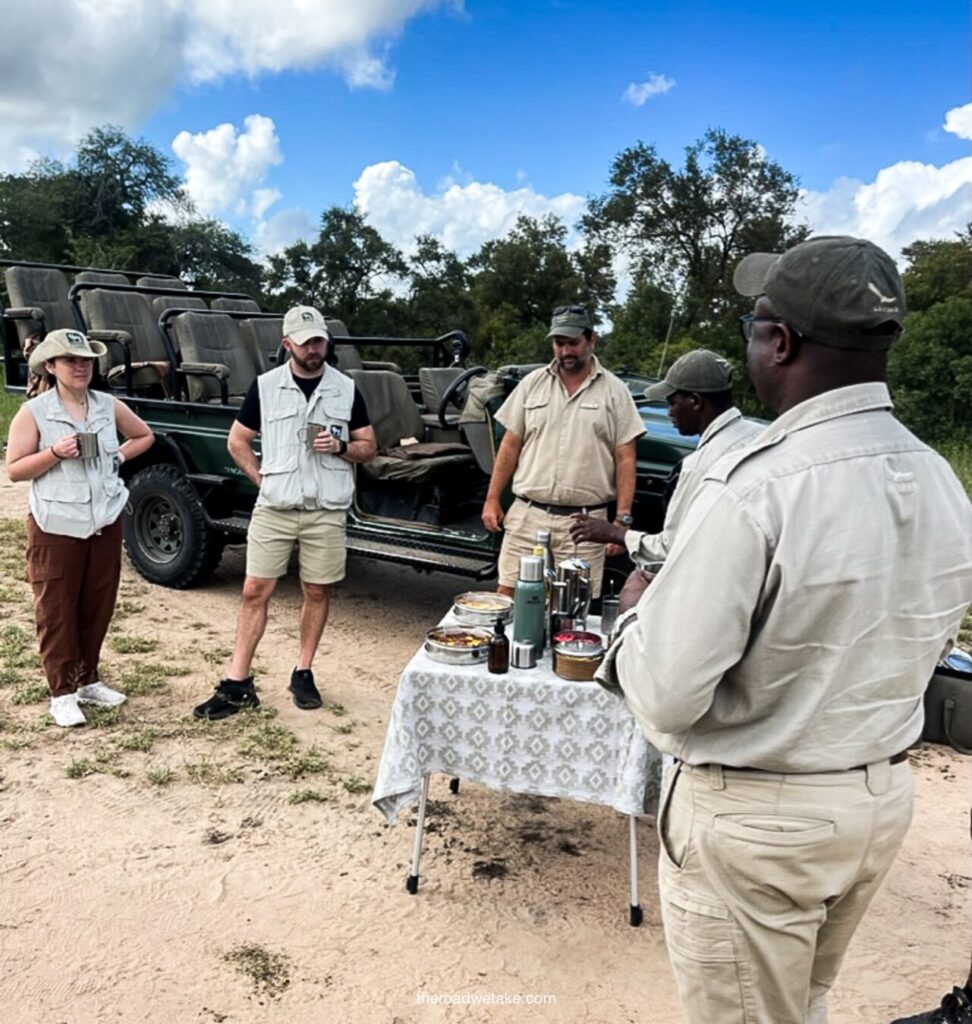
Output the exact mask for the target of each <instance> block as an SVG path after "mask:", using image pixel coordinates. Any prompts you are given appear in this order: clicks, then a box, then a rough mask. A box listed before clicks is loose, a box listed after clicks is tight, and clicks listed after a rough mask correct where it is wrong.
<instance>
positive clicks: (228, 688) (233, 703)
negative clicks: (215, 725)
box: [192, 676, 260, 722]
mask: <svg viewBox="0 0 972 1024" xmlns="http://www.w3.org/2000/svg"><path fill="white" fill-rule="evenodd" d="M259 706H260V698H259V697H258V696H257V695H256V690H255V689H254V686H253V676H248V677H247V678H246V679H243V680H237V679H223V680H220V682H219V685H218V686H217V687H216V689H215V690H214V691H213V695H212V697H210V698H209V700H207V701H204V702H203V703H202V704H200V705H199V706H198V707H194V708H193V709H192V716H193V718H208V719H209V720H210V721H213V722H215V721H218V720H219V719H220V718H229V716H230V715H235V714H236V713H237V711H242V710H243V709H244V708H258V707H259Z"/></svg>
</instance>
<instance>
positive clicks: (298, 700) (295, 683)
mask: <svg viewBox="0 0 972 1024" xmlns="http://www.w3.org/2000/svg"><path fill="white" fill-rule="evenodd" d="M287 689H289V690H290V692H291V693H292V694H293V695H294V703H295V704H296V705H297V707H299V708H300V709H301V711H313V710H314V708H319V707H320V706H321V705H322V704H323V703H324V701H323V700H321V695H320V692H319V691H318V689H317V687H316V686H315V685H314V673H313V672H311V670H310V669H309V668H295V669H294V670H293V672H291V673H290V686H289V687H287Z"/></svg>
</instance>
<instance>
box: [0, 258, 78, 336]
mask: <svg viewBox="0 0 972 1024" xmlns="http://www.w3.org/2000/svg"><path fill="white" fill-rule="evenodd" d="M3 276H4V281H5V282H6V285H7V295H8V297H9V299H10V306H9V307H8V308H7V309H6V310H5V311H4V316H5V317H6V318H7V319H8V320H14V321H15V322H16V324H17V337H18V338H19V339H20V343H21V346H23V342H24V339H25V338H28V337H30V336H31V335H33V334H39V335H44V334H46V333H47V332H48V331H56V330H58V329H59V328H62V327H74V328H77V326H78V322H77V320H76V319H75V316H74V310H73V308H72V307H71V303H70V301H69V300H68V282H67V278H66V277H65V276H64V274H62V273H61V271H60V270H54V269H49V268H47V267H7V269H6V270H5V271H4V275H3Z"/></svg>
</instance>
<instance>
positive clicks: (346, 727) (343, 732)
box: [331, 722, 358, 736]
mask: <svg viewBox="0 0 972 1024" xmlns="http://www.w3.org/2000/svg"><path fill="white" fill-rule="evenodd" d="M357 724H358V723H357V722H342V723H341V724H340V725H334V726H332V727H331V728H332V729H333V730H334V731H335V732H336V733H337V734H338V735H339V736H350V735H351V733H352V732H354V727H355V726H356V725H357Z"/></svg>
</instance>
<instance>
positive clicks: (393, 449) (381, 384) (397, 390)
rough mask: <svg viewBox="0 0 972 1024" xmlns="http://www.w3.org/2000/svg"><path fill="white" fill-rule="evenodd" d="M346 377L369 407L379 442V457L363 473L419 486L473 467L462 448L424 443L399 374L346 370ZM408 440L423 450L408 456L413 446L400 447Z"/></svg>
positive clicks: (421, 425)
mask: <svg viewBox="0 0 972 1024" xmlns="http://www.w3.org/2000/svg"><path fill="white" fill-rule="evenodd" d="M348 376H349V377H350V378H351V379H352V380H353V381H354V383H355V385H356V386H357V388H358V390H359V391H360V392H361V395H362V397H363V398H364V400H365V404H366V405H367V406H368V415H369V417H370V419H371V423H372V426H373V427H374V429H375V437H376V438H377V440H378V455H377V456H376V457H375V458H374V460H373V461H372V462H366V463H363V464H362V467H361V468H362V469H363V470H364V472H365V473H367V474H368V475H370V476H374V477H378V478H379V479H382V480H408V481H411V482H415V483H419V482H424V481H429V480H439V479H443V478H445V477H447V476H448V475H449V474H450V473H455V472H456V471H457V470H459V469H460V468H462V467H466V466H471V465H472V464H473V462H474V460H473V457H472V453H471V452H470V451H469V450H468V449H467V448H466V447H465V445H461V446H460V445H435V444H428V443H427V442H426V433H425V424H424V423H423V422H422V415H421V413H420V412H419V409H418V406H417V405H416V404H415V402H414V401H412V396H411V395H410V394H409V392H408V385H407V384H406V383H405V380H404V378H402V377H401V376H399V374H397V373H392V372H391V371H390V370H349V371H348ZM410 438H414V439H415V440H416V441H417V442H422V447H421V448H420V449H418V450H417V451H415V452H409V448H411V447H413V445H402V441H403V440H408V439H410ZM413 456H414V457H413Z"/></svg>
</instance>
